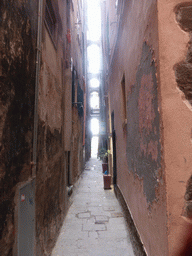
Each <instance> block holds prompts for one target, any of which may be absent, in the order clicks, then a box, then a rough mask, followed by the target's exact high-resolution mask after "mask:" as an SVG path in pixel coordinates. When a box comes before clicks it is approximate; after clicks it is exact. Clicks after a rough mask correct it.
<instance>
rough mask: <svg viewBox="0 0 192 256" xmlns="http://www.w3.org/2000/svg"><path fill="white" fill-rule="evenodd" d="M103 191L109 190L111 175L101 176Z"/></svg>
mask: <svg viewBox="0 0 192 256" xmlns="http://www.w3.org/2000/svg"><path fill="white" fill-rule="evenodd" d="M103 183H104V189H110V188H111V175H103Z"/></svg>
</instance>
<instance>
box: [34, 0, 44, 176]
mask: <svg viewBox="0 0 192 256" xmlns="http://www.w3.org/2000/svg"><path fill="white" fill-rule="evenodd" d="M42 15H43V0H39V6H38V27H37V55H36V77H35V106H34V131H33V162H32V176H33V177H35V175H36V161H37V130H38V94H39V73H40V61H41V41H42Z"/></svg>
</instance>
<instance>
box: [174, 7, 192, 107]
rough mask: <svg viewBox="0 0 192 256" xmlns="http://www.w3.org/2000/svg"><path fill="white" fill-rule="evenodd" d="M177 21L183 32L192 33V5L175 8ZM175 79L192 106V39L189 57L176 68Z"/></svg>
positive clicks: (188, 52)
mask: <svg viewBox="0 0 192 256" xmlns="http://www.w3.org/2000/svg"><path fill="white" fill-rule="evenodd" d="M175 14H176V20H177V22H178V24H179V26H180V27H181V29H182V30H184V31H186V32H189V33H190V32H191V31H192V23H191V19H192V4H191V3H190V2H189V3H182V4H179V5H177V6H176V7H175ZM174 70H175V77H176V81H177V84H178V87H179V89H180V90H181V91H183V93H184V94H185V97H186V99H187V100H189V102H190V103H191V104H192V38H191V35H190V41H189V43H188V51H187V56H186V58H185V60H184V61H181V62H179V63H177V64H176V65H175V66H174Z"/></svg>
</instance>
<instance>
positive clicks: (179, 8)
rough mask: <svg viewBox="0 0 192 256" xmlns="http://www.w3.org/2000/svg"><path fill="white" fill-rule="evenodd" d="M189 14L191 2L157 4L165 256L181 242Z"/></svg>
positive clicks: (187, 163) (188, 156)
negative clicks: (162, 135)
mask: <svg viewBox="0 0 192 256" xmlns="http://www.w3.org/2000/svg"><path fill="white" fill-rule="evenodd" d="M165 6H166V8H165ZM191 10H192V2H191V1H179V0H171V1H169V3H167V1H166V0H161V1H158V11H159V17H158V25H159V60H160V80H161V96H162V101H161V107H162V121H163V127H164V138H163V140H164V145H163V148H164V162H165V175H166V177H165V178H166V190H167V216H168V242H169V255H175V253H174V250H175V249H176V247H177V246H178V245H179V244H180V243H181V241H182V238H181V237H180V236H181V235H182V234H181V230H182V226H183V222H182V218H181V214H182V208H183V206H184V195H185V190H186V182H187V180H188V179H189V177H190V175H191V162H192V143H191V127H192V115H191V110H192V108H191V92H192V91H191V88H192V87H191ZM165 21H166V22H165Z"/></svg>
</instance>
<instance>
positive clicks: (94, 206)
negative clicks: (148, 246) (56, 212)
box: [52, 158, 142, 256]
mask: <svg viewBox="0 0 192 256" xmlns="http://www.w3.org/2000/svg"><path fill="white" fill-rule="evenodd" d="M101 163H102V162H101V161H100V160H97V159H96V158H95V159H93V158H92V159H91V160H90V161H89V162H87V163H86V167H85V170H84V172H83V174H82V175H81V177H80V179H79V181H78V182H77V186H76V188H75V191H74V195H72V198H71V206H70V208H69V211H68V213H67V216H66V218H65V221H64V224H63V226H62V228H61V231H60V235H59V237H58V240H57V243H56V245H55V247H54V249H53V252H52V256H66V255H70V256H109V255H110V256H117V255H118V256H134V255H135V254H134V249H133V247H132V244H131V241H130V235H129V233H128V229H127V226H126V222H125V219H124V217H123V211H122V208H121V206H120V204H119V202H118V200H117V198H116V197H115V194H114V190H113V189H106V190H104V189H103V175H102V166H101ZM139 255H142V254H139Z"/></svg>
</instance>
